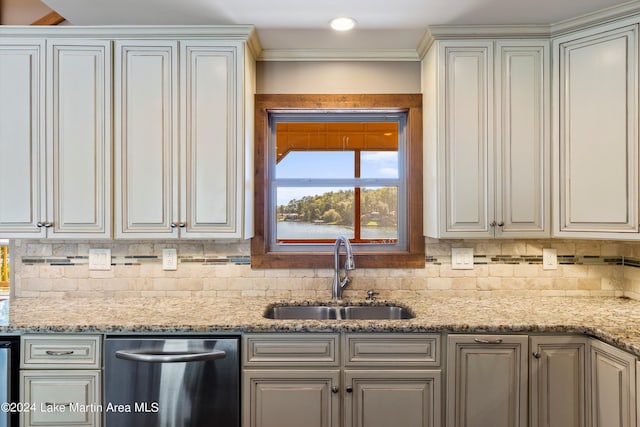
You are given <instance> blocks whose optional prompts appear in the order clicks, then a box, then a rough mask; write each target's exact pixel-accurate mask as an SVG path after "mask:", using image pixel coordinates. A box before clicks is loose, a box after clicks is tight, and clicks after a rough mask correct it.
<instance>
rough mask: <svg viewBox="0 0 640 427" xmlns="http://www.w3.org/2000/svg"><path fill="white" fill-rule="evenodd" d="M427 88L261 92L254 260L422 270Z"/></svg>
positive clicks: (269, 263) (261, 264)
mask: <svg viewBox="0 0 640 427" xmlns="http://www.w3.org/2000/svg"><path fill="white" fill-rule="evenodd" d="M421 120H422V119H421V96H420V95H353V96H348V95H258V96H257V97H256V147H255V160H256V194H255V196H256V197H255V201H256V202H255V209H254V211H255V212H254V214H255V217H256V230H255V237H254V239H253V242H252V257H251V259H252V266H253V267H256V268H268V267H280V268H294V267H327V268H329V267H330V266H331V265H332V249H333V243H334V242H335V240H336V238H337V237H338V236H339V235H345V236H346V237H348V238H349V239H350V240H351V242H352V244H353V246H354V251H355V253H356V263H357V265H358V267H401V266H407V267H408V266H411V267H422V266H424V238H423V236H422V174H421V168H422V137H421V129H422V123H421Z"/></svg>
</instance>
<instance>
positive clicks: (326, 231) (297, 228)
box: [277, 221, 398, 239]
mask: <svg viewBox="0 0 640 427" xmlns="http://www.w3.org/2000/svg"><path fill="white" fill-rule="evenodd" d="M361 233H362V237H363V238H364V239H397V238H398V230H397V228H395V227H365V226H363V227H362V229H361ZM338 236H345V237H346V238H348V239H352V238H353V227H347V226H344V225H335V224H322V223H311V222H302V221H300V222H297V221H279V222H278V225H277V238H278V239H336V238H337V237H338Z"/></svg>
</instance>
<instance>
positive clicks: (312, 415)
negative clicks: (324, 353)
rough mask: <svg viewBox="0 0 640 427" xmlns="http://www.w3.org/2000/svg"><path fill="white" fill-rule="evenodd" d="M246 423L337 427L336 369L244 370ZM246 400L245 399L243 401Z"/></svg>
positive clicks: (265, 426)
mask: <svg viewBox="0 0 640 427" xmlns="http://www.w3.org/2000/svg"><path fill="white" fill-rule="evenodd" d="M244 374H245V383H244V384H245V397H248V399H249V402H251V403H250V405H249V408H245V413H244V414H245V416H244V420H245V425H250V426H255V427H300V426H305V427H338V426H339V425H340V422H339V416H340V398H339V393H338V384H339V383H340V371H339V370H337V369H336V370H330V369H326V370H316V371H314V370H286V371H282V370H261V369H254V370H246V371H245V373H244ZM245 402H246V400H245Z"/></svg>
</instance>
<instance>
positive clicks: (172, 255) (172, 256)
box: [162, 248, 178, 270]
mask: <svg viewBox="0 0 640 427" xmlns="http://www.w3.org/2000/svg"><path fill="white" fill-rule="evenodd" d="M162 269H163V270H177V269H178V251H176V250H175V249H173V248H165V249H163V250H162Z"/></svg>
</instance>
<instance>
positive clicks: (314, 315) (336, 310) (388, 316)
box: [264, 305, 415, 320]
mask: <svg viewBox="0 0 640 427" xmlns="http://www.w3.org/2000/svg"><path fill="white" fill-rule="evenodd" d="M264 317H266V318H268V319H274V320H400V319H412V318H413V317H415V316H414V314H413V313H412V312H411V310H409V309H408V308H406V307H401V306H397V305H348V306H325V305H285V306H275V307H270V308H268V309H267V311H266V312H265V313H264Z"/></svg>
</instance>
